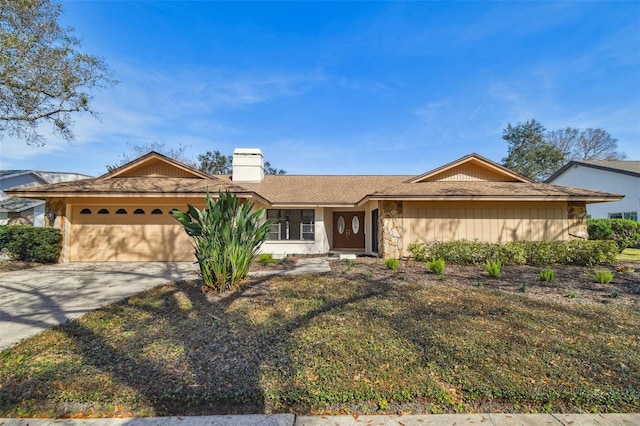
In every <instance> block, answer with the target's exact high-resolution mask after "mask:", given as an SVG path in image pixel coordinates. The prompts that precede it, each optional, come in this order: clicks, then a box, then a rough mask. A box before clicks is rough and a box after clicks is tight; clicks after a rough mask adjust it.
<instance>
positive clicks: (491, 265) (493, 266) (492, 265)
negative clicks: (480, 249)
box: [484, 260, 502, 278]
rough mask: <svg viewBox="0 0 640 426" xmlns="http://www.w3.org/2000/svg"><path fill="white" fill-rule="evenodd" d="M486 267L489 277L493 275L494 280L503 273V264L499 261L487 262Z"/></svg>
mask: <svg viewBox="0 0 640 426" xmlns="http://www.w3.org/2000/svg"><path fill="white" fill-rule="evenodd" d="M484 266H485V268H486V269H487V272H488V273H489V275H491V276H492V277H493V278H498V277H499V276H500V274H501V273H502V262H501V261H499V260H496V261H491V260H487V263H485V265H484Z"/></svg>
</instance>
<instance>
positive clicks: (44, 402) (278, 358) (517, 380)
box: [0, 272, 640, 417]
mask: <svg viewBox="0 0 640 426" xmlns="http://www.w3.org/2000/svg"><path fill="white" fill-rule="evenodd" d="M389 274H390V277H391V276H392V275H391V274H392V273H391V272H389ZM396 276H397V275H396ZM638 324H640V313H639V312H638V311H637V310H634V309H632V308H629V307H626V306H623V305H614V304H591V303H579V302H576V303H569V302H566V303H554V302H545V301H540V300H535V299H532V298H527V297H526V296H525V295H513V294H511V295H509V294H506V293H502V292H500V291H499V290H497V289H492V288H489V287H474V286H472V285H469V286H467V287H465V286H453V285H447V283H440V282H438V283H433V284H429V285H425V284H420V285H418V284H411V283H409V282H404V281H402V280H398V279H392V278H389V279H379V280H371V279H368V278H367V276H365V275H364V274H360V275H354V276H349V277H343V278H339V277H335V276H327V277H319V276H306V277H305V276H296V277H290V276H287V277H284V276H283V277H278V278H274V279H270V280H266V281H264V282H261V283H258V282H254V283H252V284H250V285H249V286H247V287H245V288H244V289H243V290H242V291H239V292H236V293H233V294H230V295H227V296H225V297H223V298H219V297H217V296H207V295H205V294H203V293H202V291H201V289H200V287H199V286H198V285H196V284H194V283H178V284H169V285H166V286H163V287H159V288H157V289H155V290H152V291H149V292H146V293H142V294H139V295H137V296H134V297H132V298H130V299H128V300H126V301H124V302H121V303H118V304H115V305H112V306H110V307H108V308H105V309H101V310H99V311H96V312H95V313H92V314H89V315H86V316H85V317H83V318H82V319H80V320H78V321H73V322H70V323H67V324H64V325H62V326H60V327H57V328H55V329H53V330H50V331H47V332H44V333H42V334H40V335H38V336H36V337H33V338H31V339H28V340H26V341H24V342H22V343H21V344H19V345H18V346H16V347H14V348H12V349H8V350H6V351H4V352H3V353H2V354H1V356H0V417H2V416H33V415H37V416H74V417H83V416H129V415H136V416H145V415H189V414H205V413H206V414H213V413H243V412H245V413H246V412H249V413H256V412H289V411H293V412H296V413H378V412H394V413H395V412H431V413H440V412H478V411H482V412H487V411H493V412H498V411H506V412H541V411H560V412H579V411H587V412H596V411H597V412H637V411H639V410H640V357H639V356H638V354H639V353H640V327H638Z"/></svg>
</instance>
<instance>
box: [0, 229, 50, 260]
mask: <svg viewBox="0 0 640 426" xmlns="http://www.w3.org/2000/svg"><path fill="white" fill-rule="evenodd" d="M0 248H6V249H7V250H9V252H10V253H11V255H12V257H13V259H15V260H22V261H25V262H38V263H55V262H57V261H58V255H59V254H60V250H61V249H62V235H61V234H60V230H59V229H56V228H38V227H33V226H24V225H9V226H0Z"/></svg>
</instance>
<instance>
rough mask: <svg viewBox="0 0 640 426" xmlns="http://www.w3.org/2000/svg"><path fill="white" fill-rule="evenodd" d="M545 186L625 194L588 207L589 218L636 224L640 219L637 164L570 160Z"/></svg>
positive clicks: (638, 171)
mask: <svg viewBox="0 0 640 426" xmlns="http://www.w3.org/2000/svg"><path fill="white" fill-rule="evenodd" d="M547 183H551V184H554V185H567V186H575V187H580V188H589V189H593V190H597V191H607V192H615V193H618V194H623V195H624V198H623V199H622V200H620V201H616V202H613V203H606V204H594V205H589V206H588V207H587V215H588V216H589V217H592V218H611V219H632V220H635V221H637V220H638V217H639V216H640V161H604V160H602V161H570V162H569V163H567V164H566V165H565V166H564V167H562V168H561V169H560V170H558V171H557V172H556V173H554V174H553V176H551V177H550V178H549V179H547Z"/></svg>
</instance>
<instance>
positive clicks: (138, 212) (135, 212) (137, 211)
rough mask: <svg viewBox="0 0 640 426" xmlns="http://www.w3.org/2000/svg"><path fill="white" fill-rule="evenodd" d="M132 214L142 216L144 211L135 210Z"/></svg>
mask: <svg viewBox="0 0 640 426" xmlns="http://www.w3.org/2000/svg"><path fill="white" fill-rule="evenodd" d="M133 214H144V210H142V209H135V211H134V212H133Z"/></svg>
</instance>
